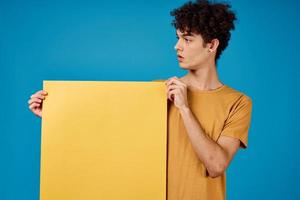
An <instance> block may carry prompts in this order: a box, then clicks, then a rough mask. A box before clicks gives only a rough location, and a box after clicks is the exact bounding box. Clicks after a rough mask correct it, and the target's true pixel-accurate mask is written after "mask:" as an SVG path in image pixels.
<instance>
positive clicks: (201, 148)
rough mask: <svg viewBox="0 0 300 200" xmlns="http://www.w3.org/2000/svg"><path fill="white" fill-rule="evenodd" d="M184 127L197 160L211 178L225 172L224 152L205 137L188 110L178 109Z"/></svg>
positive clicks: (225, 156)
mask: <svg viewBox="0 0 300 200" xmlns="http://www.w3.org/2000/svg"><path fill="white" fill-rule="evenodd" d="M179 111H180V114H181V116H182V119H183V122H184V126H185V128H186V131H187V133H188V136H189V138H190V140H191V143H192V145H193V147H194V150H195V151H196V153H197V155H198V157H199V159H200V160H201V161H202V163H203V164H204V165H205V167H206V169H207V171H208V173H209V175H210V176H211V177H217V176H219V175H220V174H222V173H223V172H224V171H225V168H226V160H227V159H226V158H227V155H226V152H225V151H224V150H223V149H222V147H221V146H220V145H219V144H217V143H216V142H215V141H213V140H212V139H211V138H210V137H209V136H208V135H206V134H205V133H204V131H203V129H202V128H201V126H200V124H199V122H198V121H197V119H196V118H195V116H194V114H193V113H192V111H191V110H190V109H189V108H187V107H186V108H182V109H179Z"/></svg>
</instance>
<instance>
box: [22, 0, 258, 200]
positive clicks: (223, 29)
mask: <svg viewBox="0 0 300 200" xmlns="http://www.w3.org/2000/svg"><path fill="white" fill-rule="evenodd" d="M171 15H172V16H174V17H175V19H174V20H173V23H172V24H173V25H174V27H175V29H176V35H177V37H178V42H177V44H176V45H175V50H176V52H177V56H178V61H179V65H180V67H181V68H183V69H185V70H188V73H187V74H186V75H185V76H183V77H181V78H178V77H172V78H169V79H168V80H166V81H165V83H166V85H167V96H168V99H169V100H170V101H169V102H168V103H169V104H168V162H167V163H168V174H167V177H168V180H167V184H168V191H167V195H168V200H222V199H225V198H226V176H225V171H226V169H227V167H228V166H229V163H230V162H231V160H232V159H233V157H234V155H235V154H236V152H237V150H238V148H239V147H241V148H246V147H247V143H248V129H249V125H250V120H251V111H252V101H251V99H250V98H249V97H248V96H246V95H245V94H243V93H241V92H239V91H237V90H235V89H233V88H231V87H229V86H227V85H224V84H223V83H222V82H221V81H220V80H219V78H218V74H217V70H216V61H217V60H218V59H219V57H220V55H221V53H222V51H223V50H224V49H225V48H226V47H227V45H228V42H229V39H230V35H231V34H230V31H231V30H233V29H234V23H233V22H234V20H236V17H235V14H234V13H233V12H232V11H230V6H229V5H228V4H224V3H211V2H209V1H207V0H198V1H196V2H188V3H186V4H184V5H183V6H182V7H180V8H178V9H175V10H173V11H172V12H171ZM43 92H44V91H39V92H37V93H35V94H34V95H32V96H31V99H30V100H29V102H28V103H29V108H30V109H31V110H32V112H33V113H35V114H36V115H38V116H40V117H41V116H42V100H43V99H44V98H45V95H46V93H43Z"/></svg>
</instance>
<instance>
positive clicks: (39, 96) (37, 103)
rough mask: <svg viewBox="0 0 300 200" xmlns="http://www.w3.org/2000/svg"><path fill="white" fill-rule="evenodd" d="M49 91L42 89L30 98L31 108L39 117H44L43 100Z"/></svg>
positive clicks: (29, 104)
mask: <svg viewBox="0 0 300 200" xmlns="http://www.w3.org/2000/svg"><path fill="white" fill-rule="evenodd" d="M47 94H48V93H47V92H46V91H44V90H40V91H38V92H36V93H34V94H33V95H31V96H30V99H29V100H28V107H29V109H30V110H31V111H32V112H33V113H34V114H35V115H36V116H38V117H42V108H43V100H45V97H46V95H47Z"/></svg>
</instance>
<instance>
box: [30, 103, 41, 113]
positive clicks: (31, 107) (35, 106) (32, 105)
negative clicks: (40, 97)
mask: <svg viewBox="0 0 300 200" xmlns="http://www.w3.org/2000/svg"><path fill="white" fill-rule="evenodd" d="M38 107H40V104H39V103H32V104H31V105H30V106H29V109H30V110H32V111H33V109H35V108H38Z"/></svg>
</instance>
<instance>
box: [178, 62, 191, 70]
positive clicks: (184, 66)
mask: <svg viewBox="0 0 300 200" xmlns="http://www.w3.org/2000/svg"><path fill="white" fill-rule="evenodd" d="M179 67H180V68H182V69H189V67H188V66H187V65H185V64H183V63H179Z"/></svg>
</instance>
